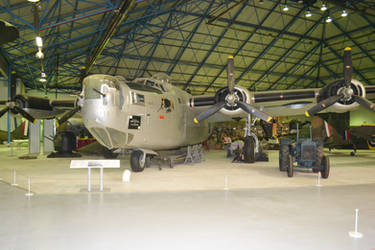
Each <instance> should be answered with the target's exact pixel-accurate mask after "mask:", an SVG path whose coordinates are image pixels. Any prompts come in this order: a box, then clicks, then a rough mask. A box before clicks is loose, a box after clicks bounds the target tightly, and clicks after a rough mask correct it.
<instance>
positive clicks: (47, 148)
mask: <svg viewBox="0 0 375 250" xmlns="http://www.w3.org/2000/svg"><path fill="white" fill-rule="evenodd" d="M54 136H55V119H48V120H43V153H44V154H48V153H51V152H52V151H53V150H54V144H53V138H54Z"/></svg>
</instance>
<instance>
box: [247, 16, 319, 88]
mask: <svg viewBox="0 0 375 250" xmlns="http://www.w3.org/2000/svg"><path fill="white" fill-rule="evenodd" d="M322 20H324V17H321V18H320V19H319V20H318V21H317V22H316V23H315V24H314V25H313V26H311V27H310V28H309V29H308V30H307V31H306V32H305V33H304V34H303V36H307V35H308V34H310V33H311V32H313V31H314V30H315V29H316V28H317V27H318V26H319V24H320V23H321V21H322ZM299 44H300V42H299V41H298V42H296V43H294V44H293V45H292V46H291V47H289V48H288V49H287V50H286V51H285V53H284V54H282V55H281V57H280V58H279V59H278V60H279V61H276V62H275V63H274V64H272V65H271V67H270V68H268V71H272V70H274V69H275V68H276V67H277V66H278V65H279V64H280V63H281V61H282V60H283V59H284V58H285V57H287V56H288V55H289V53H290V52H292V51H293V50H294V48H295V47H296V46H298V45H299ZM266 75H267V72H265V73H264V74H263V75H262V76H261V77H259V78H258V79H257V80H255V82H254V83H253V84H252V85H251V86H250V87H249V88H248V89H253V87H254V86H256V85H257V83H258V82H259V81H261V80H263V78H264V77H265V76H266Z"/></svg>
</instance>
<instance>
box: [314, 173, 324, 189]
mask: <svg viewBox="0 0 375 250" xmlns="http://www.w3.org/2000/svg"><path fill="white" fill-rule="evenodd" d="M315 186H316V187H321V186H323V185H322V184H320V173H319V172H318V177H317V184H316V185H315Z"/></svg>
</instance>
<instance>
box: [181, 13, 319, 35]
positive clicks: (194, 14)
mask: <svg viewBox="0 0 375 250" xmlns="http://www.w3.org/2000/svg"><path fill="white" fill-rule="evenodd" d="M179 12H181V11H179ZM182 13H185V14H188V15H190V16H194V17H199V16H200V14H199V13H191V12H186V11H182ZM207 17H208V18H213V16H211V15H208V16H207ZM297 18H298V19H301V18H300V17H297ZM218 21H221V22H224V23H232V24H237V25H240V26H244V27H248V28H254V29H259V30H264V31H269V32H273V33H276V34H279V33H280V32H281V31H282V30H280V29H276V28H272V27H266V26H261V25H258V24H251V23H246V22H242V21H236V20H233V21H232V20H230V19H228V18H223V17H221V18H219V19H218ZM227 28H230V29H231V27H227ZM234 30H236V29H234ZM238 31H242V32H253V31H251V30H240V29H238ZM283 35H287V36H292V37H295V38H298V39H300V38H304V39H306V40H311V41H319V39H318V38H315V37H309V36H307V37H303V35H301V34H299V33H295V32H289V31H286V32H284V33H283Z"/></svg>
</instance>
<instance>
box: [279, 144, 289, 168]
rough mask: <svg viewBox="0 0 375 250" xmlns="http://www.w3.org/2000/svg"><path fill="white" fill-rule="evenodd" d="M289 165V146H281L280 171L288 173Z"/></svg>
mask: <svg viewBox="0 0 375 250" xmlns="http://www.w3.org/2000/svg"><path fill="white" fill-rule="evenodd" d="M288 164H289V145H281V146H280V150H279V169H280V171H287V169H288Z"/></svg>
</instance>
